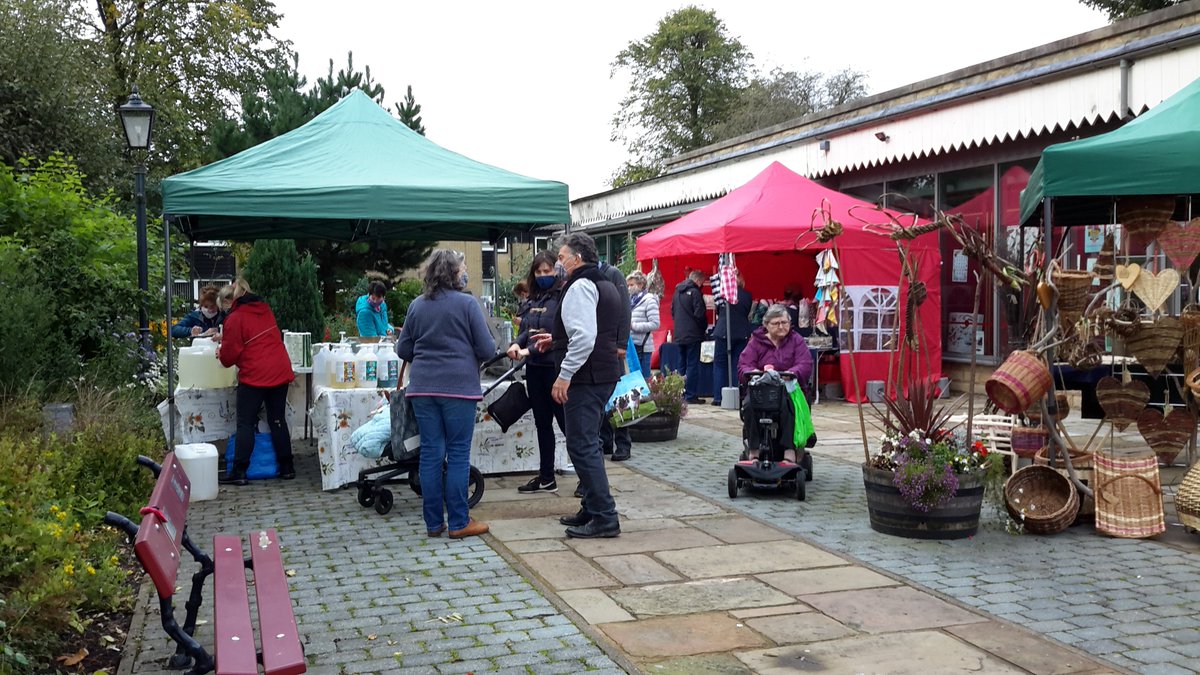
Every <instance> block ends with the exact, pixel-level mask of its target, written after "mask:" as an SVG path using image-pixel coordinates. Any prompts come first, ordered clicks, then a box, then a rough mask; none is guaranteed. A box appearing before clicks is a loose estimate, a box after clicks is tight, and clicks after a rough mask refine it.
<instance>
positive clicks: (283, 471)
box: [279, 463, 296, 480]
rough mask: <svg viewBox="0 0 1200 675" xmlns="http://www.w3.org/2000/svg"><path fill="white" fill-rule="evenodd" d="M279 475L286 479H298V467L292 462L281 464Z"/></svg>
mask: <svg viewBox="0 0 1200 675" xmlns="http://www.w3.org/2000/svg"><path fill="white" fill-rule="evenodd" d="M279 477H280V478H282V479H284V480H296V467H295V466H294V465H292V464H291V463H288V464H280V465H279Z"/></svg>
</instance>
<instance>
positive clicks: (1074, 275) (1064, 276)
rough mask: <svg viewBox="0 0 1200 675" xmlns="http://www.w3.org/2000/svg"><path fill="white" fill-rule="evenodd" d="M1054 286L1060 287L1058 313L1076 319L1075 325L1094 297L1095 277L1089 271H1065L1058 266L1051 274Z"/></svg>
mask: <svg viewBox="0 0 1200 675" xmlns="http://www.w3.org/2000/svg"><path fill="white" fill-rule="evenodd" d="M1050 278H1051V279H1053V280H1054V285H1055V286H1056V287H1058V311H1059V312H1061V313H1062V314H1064V315H1066V316H1069V317H1074V321H1069V323H1075V321H1077V320H1078V319H1079V317H1080V316H1082V315H1083V310H1084V309H1087V304H1088V300H1090V299H1091V295H1092V280H1093V279H1094V277H1093V276H1092V273H1091V272H1088V271H1087V270H1063V269H1058V267H1057V266H1056V267H1055V268H1054V270H1053V271H1052V272H1051V273H1050Z"/></svg>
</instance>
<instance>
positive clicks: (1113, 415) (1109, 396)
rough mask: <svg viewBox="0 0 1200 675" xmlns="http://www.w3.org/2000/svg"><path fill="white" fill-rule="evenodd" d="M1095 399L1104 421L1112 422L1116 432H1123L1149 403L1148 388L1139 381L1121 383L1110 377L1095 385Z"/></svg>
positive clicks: (1101, 379)
mask: <svg viewBox="0 0 1200 675" xmlns="http://www.w3.org/2000/svg"><path fill="white" fill-rule="evenodd" d="M1096 399H1097V400H1099V401H1100V407H1101V408H1102V409H1103V410H1104V417H1105V419H1107V420H1108V421H1109V422H1112V425H1113V426H1114V427H1116V428H1117V431H1125V427H1128V426H1129V425H1130V424H1133V423H1134V422H1135V421H1137V419H1138V416H1139V415H1141V414H1142V411H1143V410H1145V409H1146V404H1147V403H1149V402H1150V387H1147V386H1146V383H1145V382H1142V381H1140V380H1131V381H1129V382H1124V383H1122V382H1121V381H1120V380H1118V379H1117V378H1115V377H1112V376H1111V375H1110V376H1108V377H1102V378H1100V381H1099V382H1097V383H1096Z"/></svg>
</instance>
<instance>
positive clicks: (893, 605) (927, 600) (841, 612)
mask: <svg viewBox="0 0 1200 675" xmlns="http://www.w3.org/2000/svg"><path fill="white" fill-rule="evenodd" d="M800 600H802V601H803V602H806V603H808V604H810V605H812V606H813V607H814V608H816V609H817V610H818V611H820V612H823V613H825V614H827V615H829V616H831V617H833V618H834V619H837V620H838V621H841V622H842V623H844V624H846V625H847V626H850V627H851V628H855V629H857V630H861V631H863V632H865V633H889V632H894V631H906V630H918V629H922V628H936V627H939V626H953V625H956V624H964V623H979V622H982V621H987V619H986V618H985V617H983V616H980V615H978V614H975V613H973V612H968V611H967V610H965V609H960V608H958V607H955V606H954V605H951V604H950V603H948V602H945V601H943V600H940V599H938V598H936V597H934V596H932V595H929V594H928V593H922V592H921V591H918V590H917V589H915V588H911V587H909V586H902V587H899V588H871V589H865V590H858V591H840V592H836V593H823V594H820V595H802V596H800Z"/></svg>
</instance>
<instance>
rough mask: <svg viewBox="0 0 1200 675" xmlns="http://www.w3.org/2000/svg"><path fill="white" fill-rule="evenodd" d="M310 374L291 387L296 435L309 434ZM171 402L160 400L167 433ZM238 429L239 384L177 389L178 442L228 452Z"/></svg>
mask: <svg viewBox="0 0 1200 675" xmlns="http://www.w3.org/2000/svg"><path fill="white" fill-rule="evenodd" d="M305 380H306V378H305V377H302V376H299V375H298V376H297V377H296V379H295V381H293V382H292V384H291V385H290V386H289V387H288V398H287V421H288V428H289V430H290V431H291V434H292V438H306V437H307V435H306V434H305V429H304V422H305V414H304V413H305V411H306V410H307V409H308V406H307V405H306V404H305V397H306V396H307V386H306V381H305ZM167 410H168V406H167V402H166V401H163V402H162V403H159V404H158V414H159V419H160V420H161V422H162V426H163V436H164V437H166V436H167V434H168V426H167ZM236 431H237V387H236V386H235V387H221V388H217V389H191V388H187V389H183V388H180V389H176V390H175V443H211V442H214V441H216V442H217V443H216V445H217V446H218V449H219V450H221V451H222V452H224V448H225V446H224V443H225V442H226V441H228V440H229V437H230V436H233V434H234V432H236Z"/></svg>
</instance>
